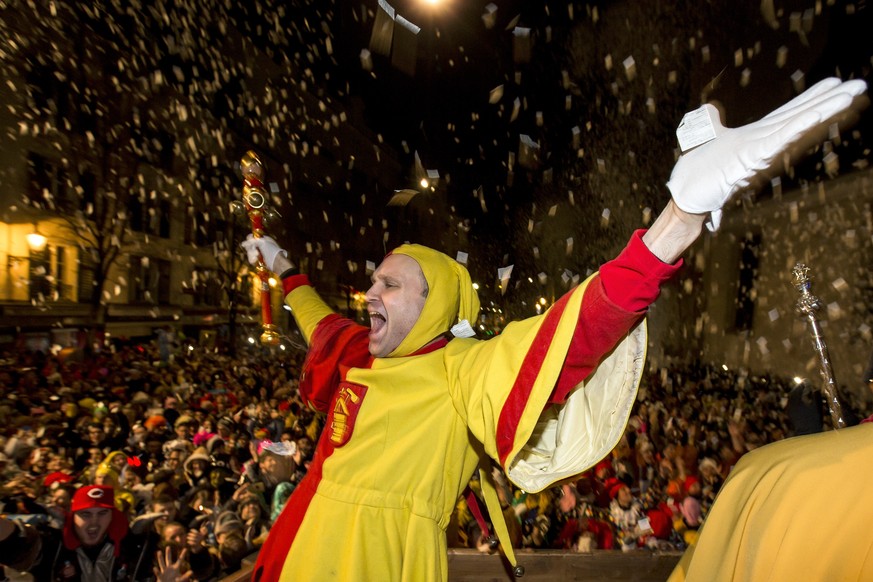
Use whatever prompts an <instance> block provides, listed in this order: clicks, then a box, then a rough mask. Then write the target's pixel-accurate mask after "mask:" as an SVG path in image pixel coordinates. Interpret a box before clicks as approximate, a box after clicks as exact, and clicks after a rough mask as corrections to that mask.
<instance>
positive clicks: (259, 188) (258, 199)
mask: <svg viewBox="0 0 873 582" xmlns="http://www.w3.org/2000/svg"><path fill="white" fill-rule="evenodd" d="M240 169H241V170H242V175H243V181H244V183H243V196H242V202H243V205H242V206H241V205H239V203H238V202H236V203H235V204H234V210H235V211H239V210H242V209H243V208H244V210H245V212H246V214H247V215H248V218H249V220H250V221H251V224H252V235H253V236H254V237H255V238H260V237H262V236H264V235H265V231H264V221H265V219H266V218H268V217H269V216H271V215H272V214H273V212H272V211H270V210H269V209H268V208H267V192H266V190H264V183H263V177H264V166H263V164H261V160H260V159H259V158H258V155H257V154H256V153H255V152H253V151H248V152H246V155H245V156H243V158H242V160H241V161H240ZM255 271H256V272H257V275H258V279H260V280H261V324H262V325H261V327H262V329H263V333H261V338H260V339H261V343H262V344H264V345H267V346H275V345H277V344H278V343H279V340H280V335H279V328H278V327H276V326H275V325H273V310H272V307H271V305H270V271H269V270H268V269H267V267H266V266H264V260H263V257H260V259H259V260H258V263H257V265H256V266H255Z"/></svg>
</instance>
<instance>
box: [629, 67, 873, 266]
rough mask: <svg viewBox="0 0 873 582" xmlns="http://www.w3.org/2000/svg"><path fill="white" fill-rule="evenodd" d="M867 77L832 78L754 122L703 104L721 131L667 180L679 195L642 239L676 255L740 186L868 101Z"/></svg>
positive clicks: (758, 179) (751, 184) (769, 171)
mask: <svg viewBox="0 0 873 582" xmlns="http://www.w3.org/2000/svg"><path fill="white" fill-rule="evenodd" d="M866 90H867V85H866V83H864V81H860V80H854V81H846V82H842V81H840V80H839V79H836V78H830V79H825V80H823V81H821V82H819V83H817V84H816V85H814V86H812V87H810V88H809V89H807V90H806V91H804V92H803V93H801V94H800V95H798V96H797V97H795V98H794V99H792V100H791V101H789V102H788V103H786V104H785V105H783V106H782V107H780V108H778V109H776V110H775V111H773V112H772V113H770V114H769V115H767V116H765V117H763V118H761V119H759V120H758V121H756V122H754V123H750V124H748V125H744V126H742V127H737V128H726V127H724V126H722V125H721V122H720V120H719V115H718V111H717V110H716V109H715V107H713V106H712V105H709V104H707V105H704V106H703V108H704V112H705V113H706V114H708V115H707V116H708V118H709V120H710V122H711V124H712V132H713V135H714V136H715V138H714V139H712V140H711V141H708V142H706V143H704V144H703V145H700V146H698V147H695V148H693V149H690V150H689V151H687V152H685V153H683V154H682V156H681V157H680V158H679V161H678V162H676V166H675V167H674V168H673V173H672V174H671V176H670V180H669V181H668V182H667V187H668V188H669V189H670V193H671V195H672V200H671V201H670V203H668V204H667V207H666V208H665V209H664V211H663V212H662V213H661V215H660V216H659V217H658V218H657V219H656V220H655V222H654V223H653V224H652V227H651V228H650V229H649V232H647V233H646V235H645V236H644V237H643V242H645V243H646V246H648V247H649V249H650V250H651V251H652V253H653V254H654V255H655V256H657V257H658V258H659V259H661V260H662V261H664V262H667V263H672V262H674V261H676V259H678V258H679V257H680V256H681V255H682V253H683V252H685V250H686V249H687V248H688V247H689V246H691V244H692V243H694V241H695V240H696V239H697V237H698V236H699V235H700V232H701V230H702V225H703V223H704V222H706V224H707V226H708V227H709V228H710V230H716V229H717V228H718V226H719V223H720V221H721V211H722V208H723V207H724V205H725V204H726V203H727V202H728V201H729V200H730V199H731V198H732V197H733V196H734V195H735V194H736V193H737V192H740V191H741V190H746V189H753V188H755V187H756V186H758V185H759V184H761V183H762V182H763V181H764V180H765V179H767V178H769V177H772V176H773V175H775V174H778V173H781V170H782V165H783V164H787V163H788V162H790V161H791V159H792V158H793V157H796V156H797V154H799V153H801V152H803V151H804V150H805V149H808V148H810V147H811V146H813V145H816V144H817V143H818V142H819V141H821V140H822V139H823V138H824V136H825V135H826V132H827V130H828V128H829V127H830V126H831V125H832V124H834V123H838V122H842V121H845V119H847V118H848V117H849V115H851V114H854V113H855V112H856V111H857V110H859V109H860V108H861V107H862V106H864V105H866V98H864V97H862V95H863V94H864V93H865V92H866Z"/></svg>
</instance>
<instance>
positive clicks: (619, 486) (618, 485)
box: [609, 481, 627, 499]
mask: <svg viewBox="0 0 873 582" xmlns="http://www.w3.org/2000/svg"><path fill="white" fill-rule="evenodd" d="M623 487H627V484H626V483H622V482H621V481H619V482H618V483H616V484H615V485H613V486H612V487H610V489H609V498H610V499H615V498H616V497H618V492H619V491H621V490H622V488H623Z"/></svg>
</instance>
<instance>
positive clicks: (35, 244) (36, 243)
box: [25, 224, 47, 253]
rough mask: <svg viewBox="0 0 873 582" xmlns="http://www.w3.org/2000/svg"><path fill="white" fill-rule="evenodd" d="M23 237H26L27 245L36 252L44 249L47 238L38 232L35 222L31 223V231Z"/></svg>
mask: <svg viewBox="0 0 873 582" xmlns="http://www.w3.org/2000/svg"><path fill="white" fill-rule="evenodd" d="M25 238H26V239H27V246H28V247H30V250H32V251H33V252H35V253H38V252H40V251H42V250H43V249H45V244H46V242H47V239H46V237H45V236H43V235H41V234H40V233H39V228H37V226H36V225H35V224H34V225H33V232H31V233H29V234H28V235H27V236H26V237H25Z"/></svg>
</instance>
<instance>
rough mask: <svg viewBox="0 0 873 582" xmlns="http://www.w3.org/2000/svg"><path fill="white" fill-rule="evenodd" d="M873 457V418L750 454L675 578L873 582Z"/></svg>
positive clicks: (676, 580)
mask: <svg viewBox="0 0 873 582" xmlns="http://www.w3.org/2000/svg"><path fill="white" fill-rule="evenodd" d="M871 458H873V422H866V423H862V424H860V425H858V426H853V427H851V428H844V429H840V430H838V431H830V432H825V433H819V434H812V435H804V436H798V437H793V438H790V439H786V440H784V441H779V442H777V443H772V444H769V445H767V446H764V447H761V448H759V449H755V450H754V451H751V452H749V453H746V454H745V455H743V457H742V458H741V459H740V460H739V462H738V463H737V464H736V466H735V467H734V468H733V470H732V471H731V473H730V475H729V476H728V479H727V480H726V481H725V483H724V485H723V486H722V489H721V490H720V491H719V494H718V497H717V498H716V500H715V503H714V504H713V506H712V509H710V512H709V515H708V516H707V518H706V522H705V523H704V525H703V527H702V528H701V530H700V536H699V538H698V540H697V543H696V544H695V545H693V546H691V547H689V549H688V550H686V552H685V554H684V555H683V556H682V559H681V560H680V561H679V564H678V565H677V566H676V568H675V569H674V570H673V573H672V574H671V576H670V578H669V582H682V581H685V580H687V581H689V582H691V581H696V580H705V581H706V582H721V581H728V580H774V581H778V580H788V581H799V580H840V581H841V582H849V581H852V582H861V581H863V580H873V536H871V535H870V514H869V513H867V510H865V508H868V507H869V499H870V493H871V491H873V464H871V463H870V459H871ZM865 503H866V504H865Z"/></svg>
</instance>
